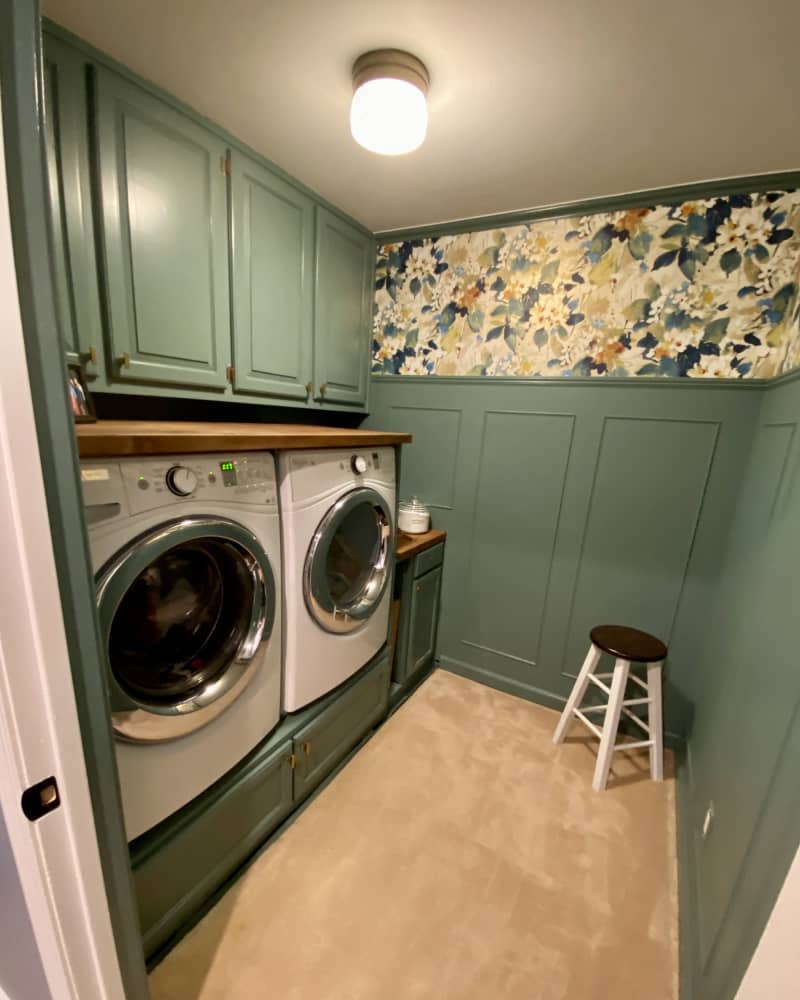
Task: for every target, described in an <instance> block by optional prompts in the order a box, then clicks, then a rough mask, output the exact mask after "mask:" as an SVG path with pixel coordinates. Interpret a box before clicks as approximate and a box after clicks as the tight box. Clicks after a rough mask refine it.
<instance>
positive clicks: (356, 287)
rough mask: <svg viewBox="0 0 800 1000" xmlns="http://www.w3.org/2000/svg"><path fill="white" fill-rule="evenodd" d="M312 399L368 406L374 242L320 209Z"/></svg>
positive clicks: (318, 208) (361, 232)
mask: <svg viewBox="0 0 800 1000" xmlns="http://www.w3.org/2000/svg"><path fill="white" fill-rule="evenodd" d="M316 263H317V267H316V272H317V288H316V299H315V307H314V316H315V320H314V398H315V399H317V400H319V401H320V402H323V403H349V404H350V405H360V406H364V405H366V402H367V373H368V368H369V345H370V327H371V321H372V284H373V274H374V269H375V241H374V239H373V238H372V237H371V236H369V235H367V234H366V233H364V232H363V231H362V230H360V229H357V228H356V227H355V226H351V225H350V224H349V223H347V222H345V221H344V220H343V219H342V218H340V216H338V215H335V214H334V213H333V212H329V211H328V210H327V209H326V208H322V207H321V206H318V207H317V262H316Z"/></svg>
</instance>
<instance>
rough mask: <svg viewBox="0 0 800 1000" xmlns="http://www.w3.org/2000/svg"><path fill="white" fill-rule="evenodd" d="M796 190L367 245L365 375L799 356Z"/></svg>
mask: <svg viewBox="0 0 800 1000" xmlns="http://www.w3.org/2000/svg"><path fill="white" fill-rule="evenodd" d="M798 287H800V192H797V191H785V192H780V191H776V192H771V193H765V194H752V195H733V196H730V197H725V198H710V199H706V200H701V201H693V202H686V203H684V204H681V205H674V206H658V207H652V208H642V209H635V210H632V211H624V212H613V213H605V214H598V215H585V216H580V217H575V218H565V219H553V220H547V221H542V222H533V223H529V224H525V225H518V226H512V227H508V228H505V229H494V230H486V231H482V232H474V233H464V234H461V235H451V236H440V237H438V238H431V239H420V240H409V241H407V242H402V243H388V244H386V245H384V246H381V247H379V248H378V264H377V275H376V302H375V321H374V342H373V366H372V370H373V372H378V373H384V374H391V375H487V376H492V375H501V376H502V375H505V376H528V377H530V376H576V375H579V376H586V375H593V376H594V375H596V376H629V375H641V376H668V377H682V376H688V377H691V378H746V377H748V376H750V377H754V376H758V377H762V378H764V377H770V376H773V375H777V374H780V373H781V372H782V371H787V370H788V369H789V368H791V367H795V366H797V365H800V296H799V295H798Z"/></svg>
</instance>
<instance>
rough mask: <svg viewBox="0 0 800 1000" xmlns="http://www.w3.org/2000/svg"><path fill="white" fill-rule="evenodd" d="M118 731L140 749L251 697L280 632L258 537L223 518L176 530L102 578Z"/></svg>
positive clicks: (134, 546)
mask: <svg viewBox="0 0 800 1000" xmlns="http://www.w3.org/2000/svg"><path fill="white" fill-rule="evenodd" d="M97 607H98V613H99V616H100V623H101V628H102V633H103V641H104V646H105V652H106V658H107V661H108V667H109V686H110V694H111V708H112V725H113V728H114V730H115V732H116V733H117V734H118V735H119V736H121V737H123V738H124V739H127V740H132V741H135V742H160V741H163V740H170V739H176V738H177V737H179V736H184V735H186V734H187V733H190V732H193V731H194V730H196V729H199V728H201V727H202V726H205V725H206V724H207V723H209V722H211V720H212V719H214V718H216V717H217V716H218V715H219V714H220V713H221V712H223V711H224V710H225V709H226V708H227V707H228V706H229V705H230V704H231V703H232V702H233V701H235V700H236V698H238V697H239V695H240V694H241V693H242V691H243V690H244V689H245V687H246V686H247V684H248V683H249V682H250V680H251V679H252V677H253V675H254V673H255V671H256V670H257V669H258V666H259V664H260V662H261V657H260V656H258V655H257V654H258V652H259V649H260V647H261V644H262V643H263V642H265V641H266V640H267V639H268V638H269V636H270V634H271V633H272V628H273V624H274V617H275V580H274V577H273V575H272V569H271V567H270V564H269V560H268V558H267V556H266V554H265V552H264V550H263V548H262V547H261V545H260V543H259V541H258V539H257V538H256V536H255V535H254V534H253V533H252V532H251V531H249V530H248V529H247V528H245V527H243V526H242V525H240V524H237V523H236V522H235V521H231V520H228V519H227V518H222V517H200V516H197V517H188V518H184V519H181V520H176V521H170V522H167V523H165V524H162V525H160V526H159V527H157V528H155V529H153V530H151V531H148V532H146V533H145V534H143V535H141V536H139V537H138V538H135V539H133V540H132V541H131V542H130V543H129V544H128V545H127V546H126V547H125V548H124V549H123V550H121V551H120V552H119V553H118V554H117V555H116V556H114V558H113V559H112V560H110V561H109V562H108V563H107V564H106V565H105V566H104V567H103V568H102V569H101V570H100V572H99V573H98V575H97Z"/></svg>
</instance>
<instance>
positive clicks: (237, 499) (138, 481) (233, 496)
mask: <svg viewBox="0 0 800 1000" xmlns="http://www.w3.org/2000/svg"><path fill="white" fill-rule="evenodd" d="M120 467H121V471H122V479H123V482H124V484H125V492H126V494H127V497H128V503H129V504H130V508H131V513H139V512H140V511H144V510H152V509H153V508H154V507H161V506H165V505H167V504H171V503H175V502H176V501H179V500H213V501H221V502H223V503H230V502H234V503H249V504H264V505H265V506H266V507H268V508H269V509H272V510H274V511H277V509H278V495H277V486H276V483H275V464H274V460H273V457H272V455H271V454H269V453H268V452H260V453H259V452H256V453H248V454H241V455H237V454H233V455H230V456H226V455H181V456H175V457H174V458H164V457H162V456H160V455H157V456H152V457H150V458H138V459H133V458H130V459H124V460H122V461H121V462H120Z"/></svg>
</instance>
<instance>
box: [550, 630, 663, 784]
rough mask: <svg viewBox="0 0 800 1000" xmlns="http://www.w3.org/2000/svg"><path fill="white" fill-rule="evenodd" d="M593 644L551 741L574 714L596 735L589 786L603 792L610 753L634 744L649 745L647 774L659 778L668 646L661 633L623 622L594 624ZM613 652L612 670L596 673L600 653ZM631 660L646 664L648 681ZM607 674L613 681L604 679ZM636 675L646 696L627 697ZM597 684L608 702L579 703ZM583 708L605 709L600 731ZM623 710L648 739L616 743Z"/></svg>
mask: <svg viewBox="0 0 800 1000" xmlns="http://www.w3.org/2000/svg"><path fill="white" fill-rule="evenodd" d="M591 639H592V644H591V646H590V647H589V652H588V654H587V656H586V659H585V660H584V661H583V666H582V667H581V671H580V673H579V674H578V678H577V680H576V681H575V685H574V687H573V688H572V694H570V696H569V698H568V699H567V704H566V705H565V706H564V711H563V712H562V713H561V718H560V719H559V721H558V725H557V726H556V731H555V733H554V734H553V742H554V743H561V742H563V740H564V737H565V735H566V733H567V728H568V727H569V724H570V722H571V721H572V717H573V716H575V718H577V719H580V721H581V722H582V723H583V724H584V725H585V726H588V727H589V729H591V731H592V732H593V733H594V735H595V736H596V737H597V738H598V739H599V740H600V752H599V754H598V755H597V766H596V767H595V770H594V781H593V782H592V787H593V788H594V790H595V791H596V792H602V791H603V789H604V788H605V787H606V783H607V781H608V772H609V769H610V767H611V757H612V755H613V753H614V751H615V750H635V749H636V748H637V747H650V775H651V777H652V779H653V781H661V780H662V778H663V777H664V736H663V732H662V718H661V667H662V664H663V662H664V657H665V656H666V655H667V647H666V646H665V645H664V643H663V642H662V641H661V640H660V639H656V637H655V636H653V635H649V634H648V633H647V632H640V631H639V629H636V628H627V627H626V626H625V625H598V626H597V627H596V628H593V629H592V632H591ZM604 652H605V653H610V654H611V655H612V656H614V657H616V661H617V662H616V663H615V664H614V672H613V674H596V673H595V670H596V669H597V664H598V663H599V662H600V657H601V655H602V654H603V653H604ZM631 663H646V664H647V681H646V682H645V681H643V680H641V679H640V678H639V677H637V676H636V675H635V674H632V673H630V669H631ZM609 677H610V678H611V687H609V686H608V685H607V684H605V683H604V680H605V679H607V678H609ZM629 678H630V680H632V681H635V683H636V684H638V685H639V686H640V687H642V688H644V689H645V691H646V692H647V697H646V698H628V699H626V698H625V687H626V685H627V683H628V679H629ZM590 683H591V684H595V685H597V687H599V688H600V689H601V690H602V691H604V692H605V693H606V695H607V696H608V705H592V706H589V707H586V708H584V709H581V708H580V703H581V701H583V696H584V695H585V694H586V689H587V688H588V687H589V684H590ZM629 705H647V706H648V711H647V722H646V723H645V722H643V721H642V719H640V718H639V716H638V715H635V714H634V713H633V712H632V711H631V710H630V708H629V707H628V706H629ZM587 712H605V713H606V716H605V721H604V723H603V729H602V731H601V730H600V729H599V728H598V727H597V726H596V725H595V724H594V723H593V722H592V721H591V719H589V718H587V716H586V713H587ZM623 713H624V714H625V715H626V716H627V717H628V718H629V719H632V720H633V722H635V723H636V724H637V726H640V727H641V728H642V729H643V730H644V731H645V733H646V734H647V737H648V738H647V739H646V740H640V741H639V742H636V743H617V742H616V739H617V728H618V727H619V718H620V715H621V714H623Z"/></svg>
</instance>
